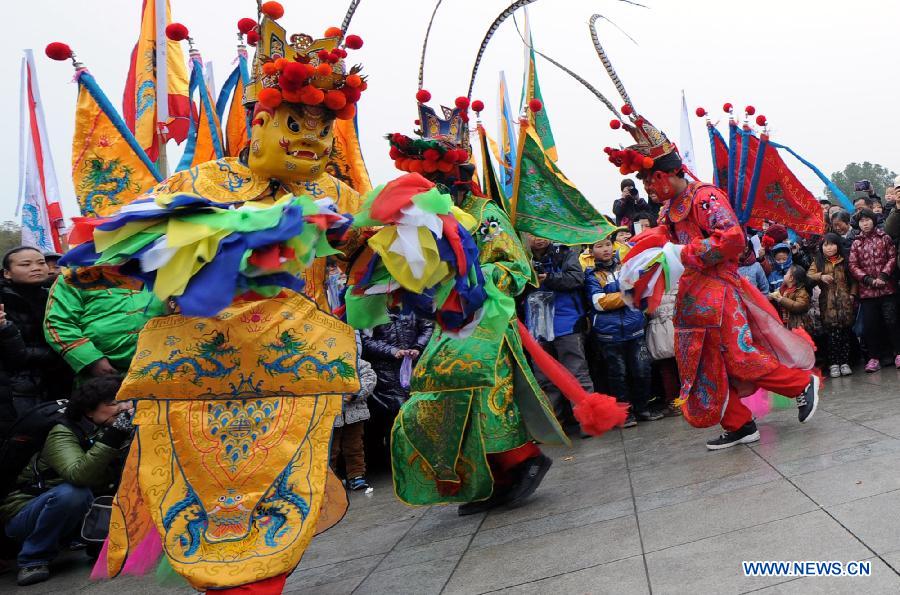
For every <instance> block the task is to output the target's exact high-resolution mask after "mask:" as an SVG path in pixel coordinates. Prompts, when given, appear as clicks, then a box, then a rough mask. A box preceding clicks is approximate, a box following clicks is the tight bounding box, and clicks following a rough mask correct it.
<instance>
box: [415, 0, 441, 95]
mask: <svg viewBox="0 0 900 595" xmlns="http://www.w3.org/2000/svg"><path fill="white" fill-rule="evenodd" d="M442 1H443V0H437V3H436V4H435V5H434V10H433V11H431V18H430V19H429V20H428V28H427V29H425V41H423V42H422V57H421V58H420V59H419V89H421V88H422V85H423V84H424V81H425V50H426V49H428V36H429V35H431V25H433V24H434V17H435V15H437V11H438V8H440V7H441V2H442Z"/></svg>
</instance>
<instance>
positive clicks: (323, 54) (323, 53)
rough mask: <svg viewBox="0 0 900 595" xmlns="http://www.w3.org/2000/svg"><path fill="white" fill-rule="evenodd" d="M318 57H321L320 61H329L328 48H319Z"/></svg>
mask: <svg viewBox="0 0 900 595" xmlns="http://www.w3.org/2000/svg"><path fill="white" fill-rule="evenodd" d="M316 57H318V58H319V62H328V50H319V51H318V52H316Z"/></svg>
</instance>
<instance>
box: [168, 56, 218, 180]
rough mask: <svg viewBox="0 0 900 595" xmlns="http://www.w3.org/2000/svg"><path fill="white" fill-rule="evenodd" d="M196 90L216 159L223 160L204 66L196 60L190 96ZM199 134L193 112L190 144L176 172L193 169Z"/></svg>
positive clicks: (192, 67) (187, 145)
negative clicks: (201, 104)
mask: <svg viewBox="0 0 900 595" xmlns="http://www.w3.org/2000/svg"><path fill="white" fill-rule="evenodd" d="M195 90H196V91H198V93H199V94H200V101H201V102H202V103H203V110H204V113H205V114H206V119H207V125H208V126H209V131H210V136H211V137H212V143H213V150H214V151H215V153H216V159H221V158H222V157H224V156H225V151H224V149H223V148H222V139H221V137H220V136H219V131H218V130H217V127H216V121H215V118H214V117H213V114H214V113H215V108H214V107H213V105H212V101H211V100H210V98H209V89H207V88H206V81H204V80H203V64H202V63H201V62H200V60H199V59H196V58H195V59H193V60H191V82H190V86H189V88H188V96H189V97H193V96H194V91H195ZM197 134H198V126H197V122H195V121H194V114H193V111H192V112H191V127H190V129H189V131H188V142H187V144H186V145H185V147H184V155H182V156H181V161H179V162H178V167H177V168H175V171H176V172H178V171H183V170H185V169H188V168H190V167H191V162H192V161H193V160H194V151H196V150H197Z"/></svg>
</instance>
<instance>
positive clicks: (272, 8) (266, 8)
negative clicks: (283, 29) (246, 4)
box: [260, 1, 284, 21]
mask: <svg viewBox="0 0 900 595" xmlns="http://www.w3.org/2000/svg"><path fill="white" fill-rule="evenodd" d="M260 9H261V10H262V13H263V14H264V15H266V16H267V17H269V18H270V19H273V20H276V21H277V20H278V19H280V18H281V17H283V16H284V6H282V5H281V2H274V1H271V2H263V5H262V6H261V7H260Z"/></svg>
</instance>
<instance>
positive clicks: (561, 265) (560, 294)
mask: <svg viewBox="0 0 900 595" xmlns="http://www.w3.org/2000/svg"><path fill="white" fill-rule="evenodd" d="M530 247H531V255H532V263H533V266H534V268H535V271H536V272H537V275H538V281H539V282H540V286H539V287H538V289H537V290H531V289H528V290H526V291H527V293H526V294H525V295H524V296H523V301H524V303H525V312H526V316H525V319H526V322H527V324H528V327H529V330H532V329H534V322H535V320H534V317H533V316H532V314H533V313H534V312H536V311H537V309H538V308H539V307H540V306H539V305H538V304H541V303H547V302H549V303H552V305H553V320H552V325H553V337H552V338H549V340H548V337H547V336H539V334H536V333H534V332H532V335H535V336H537V337H538V339H539V340H540V341H541V345H542V346H543V347H544V350H545V351H547V352H548V353H550V354H551V355H553V356H554V357H555V358H556V359H557V360H559V361H560V362H561V363H562V365H563V366H565V367H566V368H567V369H568V370H569V371H570V372H572V374H573V375H574V376H575V378H577V379H578V382H580V383H581V386H582V387H584V389H585V390H586V391H588V392H589V393H591V392H594V385H593V383H592V382H591V373H590V370H589V369H588V363H587V359H586V357H585V351H584V333H585V331H586V330H587V318H586V316H587V311H586V309H585V307H584V272H583V270H582V268H581V264H580V263H579V261H578V253H577V252H576V251H575V250H573V249H571V248H570V247H568V246H563V245H561V244H551V243H550V241H549V240H546V239H544V238H538V237H532V238H531V242H530ZM544 297H549V298H550V299H549V300H546V299H543V298H544ZM548 334H549V333H548ZM534 376H535V378H537V381H538V384H540V385H541V388H542V389H543V390H544V392H545V393H546V394H547V397H548V398H549V399H550V403H551V404H552V405H553V409H554V412H555V413H556V416H557V418H559V421H560V423H562V424H563V427H568V428H572V429H575V428H577V427H578V423H577V422H576V421H575V418H574V417H573V415H572V409H571V407H570V405H569V402H568V400H567V399H566V398H565V397H563V395H562V393H561V392H560V390H559V389H558V388H557V387H556V385H555V384H553V383H552V382H550V380H549V379H548V378H547V377H546V376H544V374H543V373H542V372H541V371H540V370H539V369H538V368H537V367H535V368H534ZM586 436H587V434H584V437H586Z"/></svg>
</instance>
